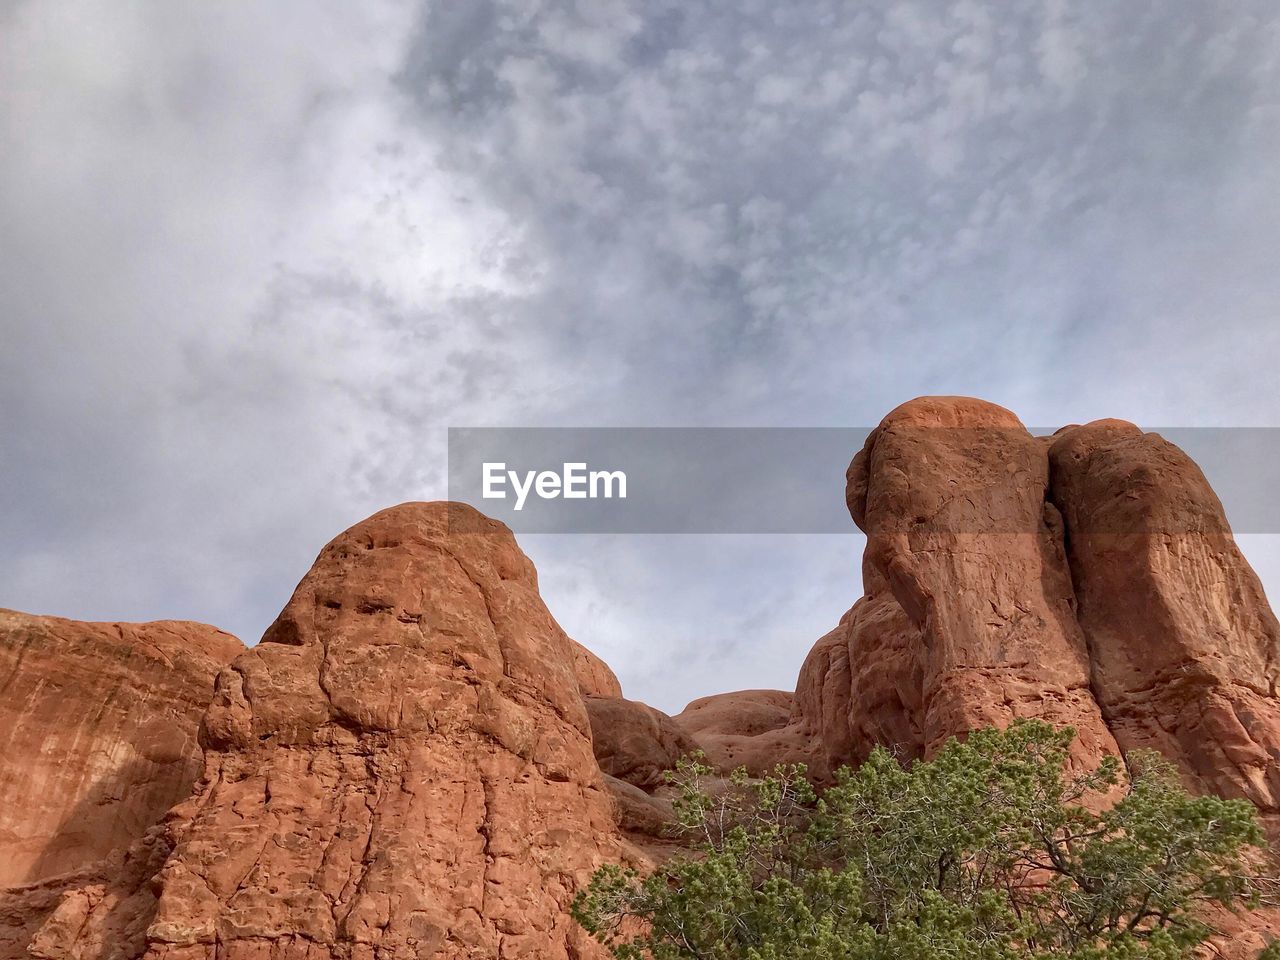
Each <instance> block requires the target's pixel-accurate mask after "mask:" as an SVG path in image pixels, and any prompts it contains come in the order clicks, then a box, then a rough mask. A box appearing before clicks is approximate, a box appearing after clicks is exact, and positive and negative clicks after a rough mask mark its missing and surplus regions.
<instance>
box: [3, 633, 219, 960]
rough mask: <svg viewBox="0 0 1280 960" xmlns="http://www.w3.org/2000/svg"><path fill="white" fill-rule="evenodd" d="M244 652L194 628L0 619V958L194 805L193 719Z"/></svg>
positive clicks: (196, 752)
mask: <svg viewBox="0 0 1280 960" xmlns="http://www.w3.org/2000/svg"><path fill="white" fill-rule="evenodd" d="M242 652H244V645H243V644H241V643H240V641H239V640H237V639H236V638H235V637H233V636H231V635H230V634H227V633H223V632H222V631H220V630H217V629H215V628H213V627H210V626H206V625H205V624H202V623H185V622H179V621H162V622H157V623H82V622H77V621H73V620H63V619H60V618H58V617H38V616H31V615H29V614H24V613H17V612H15V611H12V610H0V677H3V678H4V680H3V682H2V683H0V956H15V957H18V956H22V957H25V956H27V953H26V944H27V941H28V940H29V939H30V938H31V937H32V936H34V934H35V932H36V931H37V930H38V929H39V927H40V925H41V924H42V923H44V921H45V919H46V918H47V917H48V915H49V914H50V913H51V912H52V911H53V910H54V909H55V908H56V907H57V906H58V904H59V903H60V902H61V901H62V900H63V898H64V897H65V896H70V895H71V894H69V893H68V891H73V890H77V889H81V888H89V887H97V886H101V883H102V882H103V881H104V880H105V879H106V878H107V877H109V876H111V875H113V874H118V873H119V872H120V871H121V869H122V868H123V860H124V858H125V856H126V854H127V851H128V850H129V848H130V846H131V845H132V844H135V843H136V842H139V841H142V840H143V838H144V837H145V835H146V834H147V833H148V831H149V829H151V828H153V826H154V825H155V824H156V823H157V822H158V821H159V820H160V819H161V817H162V816H163V815H164V814H165V813H166V812H167V811H168V809H169V808H170V807H171V806H173V805H174V804H175V803H177V802H178V801H180V800H182V799H185V798H186V797H187V796H188V795H189V794H190V793H191V788H192V784H193V783H194V782H195V780H196V778H197V777H198V776H199V773H200V770H201V752H200V747H199V744H198V743H197V731H198V728H199V725H200V718H201V717H202V715H203V714H204V710H205V707H206V706H207V704H208V702H209V697H210V694H211V692H212V689H213V681H214V677H215V675H216V674H217V672H218V671H219V670H220V669H222V667H223V666H224V665H225V664H226V663H228V662H229V661H230V660H232V659H233V658H234V657H235V656H237V655H238V654H240V653H242Z"/></svg>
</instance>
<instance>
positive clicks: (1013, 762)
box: [573, 721, 1280, 960]
mask: <svg viewBox="0 0 1280 960" xmlns="http://www.w3.org/2000/svg"><path fill="white" fill-rule="evenodd" d="M1073 737H1074V733H1073V731H1071V730H1054V729H1053V728H1051V727H1049V726H1047V725H1046V724H1043V723H1040V722H1035V721H1024V722H1019V723H1016V724H1014V725H1013V726H1011V727H1010V728H1009V729H1007V730H1004V731H997V730H982V731H977V732H975V733H973V734H971V735H970V736H969V737H968V738H967V739H965V740H964V741H955V740H953V741H951V742H950V743H948V744H947V745H946V746H945V747H944V748H943V749H942V750H940V751H939V752H938V754H937V755H936V756H935V757H934V758H933V759H931V760H927V761H920V762H917V763H915V764H913V765H912V766H911V767H910V768H904V767H902V766H901V765H900V764H899V763H898V762H897V761H896V760H894V759H893V758H892V757H891V756H890V755H889V754H888V753H886V752H885V751H883V750H877V751H875V752H874V753H872V755H871V757H870V758H869V759H868V760H867V762H866V763H864V764H862V766H860V767H859V768H858V769H857V770H856V771H852V772H851V771H849V770H842V771H840V773H839V775H838V776H837V779H836V783H835V785H834V786H832V787H830V788H829V789H827V790H826V791H825V792H824V793H823V794H822V795H821V796H820V797H819V796H818V795H817V794H816V793H815V791H814V790H813V788H812V787H811V786H810V785H809V783H808V781H807V780H806V779H805V770H804V768H803V767H788V768H779V769H778V770H777V771H776V773H775V775H774V776H772V777H768V778H766V779H764V780H761V781H752V780H750V779H749V778H747V776H746V775H745V773H743V772H742V771H739V772H738V773H736V774H735V775H734V776H733V777H732V778H731V779H730V780H729V781H728V782H727V783H724V782H718V783H717V782H716V781H715V780H714V778H713V777H712V773H713V771H712V770H711V769H710V768H708V767H706V766H705V765H703V764H702V762H701V759H700V758H694V759H692V760H684V761H682V762H681V764H680V766H679V768H678V771H677V773H676V774H675V775H674V776H673V782H675V783H676V784H677V785H678V787H679V796H678V798H677V800H676V804H675V807H676V813H677V821H678V825H679V828H680V829H681V830H682V831H684V832H685V833H686V835H687V836H688V837H689V838H690V840H691V843H692V850H693V852H692V853H691V854H690V855H689V856H687V857H683V858H678V859H675V860H673V861H671V862H669V863H667V864H666V865H664V866H663V867H661V868H660V869H658V870H657V871H656V872H654V873H652V874H650V875H649V876H640V875H639V874H637V873H635V872H634V871H630V870H624V869H622V868H620V867H605V868H603V869H601V870H599V871H597V872H596V874H595V875H594V877H593V878H592V880H591V883H590V885H589V886H588V887H587V888H586V889H585V890H584V891H583V892H582V893H581V894H580V895H579V896H578V898H577V899H576V901H575V903H574V907H573V911H574V916H575V918H576V919H577V920H578V922H579V923H581V924H582V925H583V927H585V928H586V929H587V930H588V931H589V932H590V933H591V934H592V935H593V936H595V937H596V939H597V940H599V941H600V942H602V943H605V944H608V945H609V946H610V947H611V948H612V952H613V955H614V956H615V957H618V958H619V960H904V958H906V960H1015V958H1017V960H1025V958H1046V960H1048V958H1055V960H1056V958H1062V960H1103V958H1118V960H1140V958H1141V960H1174V958H1182V957H1188V956H1190V955H1192V953H1193V952H1194V951H1195V949H1196V947H1197V946H1198V945H1200V944H1202V943H1203V942H1204V941H1205V940H1206V939H1207V938H1208V937H1209V936H1210V935H1211V933H1212V930H1211V928H1210V927H1209V926H1208V925H1207V923H1206V922H1205V920H1204V907H1205V906H1206V905H1207V904H1217V905H1220V906H1225V907H1234V906H1239V905H1243V906H1251V905H1254V904H1255V902H1256V898H1255V896H1254V894H1253V886H1252V882H1251V874H1252V870H1253V865H1254V864H1255V863H1256V862H1257V858H1258V856H1259V854H1260V848H1261V845H1262V843H1263V836H1262V833H1261V831H1260V829H1259V827H1258V825H1257V822H1256V819H1255V815H1254V810H1253V807H1252V806H1251V805H1250V804H1249V803H1248V802H1246V801H1242V800H1223V799H1220V798H1218V797H1195V796H1191V795H1189V794H1188V793H1187V792H1186V791H1185V790H1183V789H1182V787H1181V786H1180V784H1179V782H1178V780H1177V777H1176V775H1175V773H1174V771H1173V770H1172V769H1171V767H1170V766H1169V764H1168V763H1167V762H1166V761H1164V760H1163V759H1161V758H1160V757H1159V756H1158V755H1152V754H1145V755H1141V756H1134V757H1131V758H1130V767H1131V769H1130V770H1129V771H1128V776H1127V777H1126V778H1125V779H1124V786H1120V785H1119V784H1120V783H1121V779H1122V778H1121V776H1120V773H1121V771H1120V769H1119V763H1118V762H1117V760H1116V759H1115V758H1114V757H1107V758H1106V759H1104V760H1103V761H1102V762H1101V763H1100V765H1099V766H1098V768H1097V769H1096V770H1095V771H1093V772H1092V773H1089V774H1087V775H1085V776H1078V777H1072V778H1068V777H1067V776H1066V775H1065V774H1064V766H1065V762H1066V759H1067V753H1068V749H1069V747H1070V745H1071V741H1072V739H1073ZM707 783H713V784H716V786H715V789H711V790H708V789H705V787H704V785H705V784H707ZM1107 791H1115V792H1116V794H1117V796H1118V797H1119V799H1118V800H1117V801H1116V802H1115V803H1114V804H1113V805H1111V806H1110V807H1109V808H1108V809H1107V810H1105V811H1104V812H1102V813H1095V812H1091V811H1090V810H1089V809H1087V808H1086V807H1085V806H1083V805H1082V801H1084V800H1085V799H1086V798H1087V797H1088V796H1089V795H1094V796H1095V797H1096V796H1099V795H1101V794H1102V793H1105V792H1107ZM1113 799H1114V798H1113ZM1264 953H1265V954H1266V956H1267V960H1280V947H1274V948H1268V950H1267V951H1264Z"/></svg>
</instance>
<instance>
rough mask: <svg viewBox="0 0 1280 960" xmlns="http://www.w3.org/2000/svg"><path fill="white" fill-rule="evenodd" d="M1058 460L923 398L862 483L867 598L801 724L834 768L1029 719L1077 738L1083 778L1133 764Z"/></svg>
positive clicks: (994, 418) (825, 645)
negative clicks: (1114, 730)
mask: <svg viewBox="0 0 1280 960" xmlns="http://www.w3.org/2000/svg"><path fill="white" fill-rule="evenodd" d="M1048 482H1049V469H1048V459H1047V457H1046V455H1045V449H1044V444H1043V443H1042V442H1040V441H1038V440H1036V439H1035V438H1033V437H1032V436H1031V435H1030V434H1029V433H1028V432H1027V430H1026V429H1025V428H1024V427H1023V426H1022V424H1021V422H1020V421H1019V420H1018V418H1017V417H1015V416H1014V415H1013V414H1012V413H1010V412H1009V411H1007V410H1005V409H1003V408H1002V407H997V406H995V405H994V404H990V403H984V402H983V401H979V400H971V399H968V398H963V397H924V398H921V399H919V400H913V401H911V402H909V403H906V404H903V405H902V406H900V407H898V408H897V409H896V410H894V411H893V412H892V413H890V414H889V415H888V416H887V417H885V419H884V420H883V421H882V422H881V424H880V426H879V427H878V428H876V430H875V431H873V432H872V434H871V436H870V437H868V439H867V442H866V444H865V445H864V446H863V449H862V451H861V452H860V453H859V454H858V455H857V456H856V457H854V459H853V463H852V464H851V465H850V467H849V473H848V485H847V488H846V498H847V500H848V504H849V510H850V512H851V514H852V515H853V517H854V520H855V521H856V522H857V523H858V525H859V526H860V527H861V528H862V529H863V530H864V531H865V532H866V534H867V549H866V556H865V558H864V563H863V570H864V578H863V579H864V589H865V593H866V595H865V596H864V598H863V599H862V600H860V601H859V602H858V604H856V605H855V606H854V608H853V609H852V610H851V611H850V613H849V614H848V616H847V617H846V619H845V621H844V622H843V623H842V625H841V627H839V628H837V630H836V631H835V632H833V634H831V635H828V637H827V638H824V640H823V641H821V642H820V644H819V648H820V649H819V651H817V652H815V654H814V655H813V656H811V657H810V659H809V661H808V662H807V663H806V666H805V669H804V670H803V671H802V673H801V677H800V680H799V683H798V692H799V696H798V702H797V715H798V716H799V717H800V718H801V720H802V721H803V722H804V723H805V724H806V725H807V726H808V727H809V728H810V729H813V730H815V731H817V732H818V733H819V735H820V736H821V738H822V741H823V743H824V746H825V747H826V750H827V754H828V759H829V761H830V762H831V763H833V764H836V763H846V762H851V761H857V760H859V759H861V758H862V757H863V756H865V755H866V753H867V752H868V751H869V750H870V749H871V747H872V746H874V745H876V744H886V745H889V746H890V747H892V748H893V749H895V750H896V751H898V752H900V753H901V754H902V755H904V756H906V757H912V756H919V755H921V754H922V753H923V754H927V753H929V752H930V751H932V750H934V749H936V748H937V747H938V746H940V745H941V744H942V743H943V742H944V741H945V740H946V739H947V738H948V737H951V736H954V735H956V734H961V733H964V732H965V731H967V730H972V729H976V728H979V727H984V726H991V725H997V726H1001V725H1004V724H1007V723H1008V722H1010V721H1011V720H1013V719H1015V718H1018V717H1038V718H1040V719H1043V720H1046V721H1048V722H1050V723H1053V724H1055V725H1058V726H1067V725H1070V726H1073V727H1075V728H1076V730H1077V732H1078V736H1079V741H1078V744H1077V752H1078V754H1079V762H1080V763H1081V764H1082V765H1090V766H1091V765H1092V764H1094V763H1096V762H1097V759H1098V758H1099V757H1100V756H1101V755H1102V754H1104V753H1117V752H1118V748H1117V746H1116V743H1115V741H1114V739H1113V738H1112V736H1111V733H1110V732H1109V731H1108V729H1107V727H1106V724H1105V723H1104V721H1103V719H1102V716H1101V713H1100V711H1099V710H1098V706H1097V704H1096V703H1094V701H1093V697H1092V694H1091V691H1090V686H1089V685H1090V666H1089V657H1088V651H1087V649H1086V646H1085V641H1084V636H1083V634H1082V633H1081V630H1080V627H1079V625H1078V624H1077V623H1076V620H1075V617H1074V612H1073V597H1072V588H1071V577H1070V573H1069V571H1068V569H1067V564H1066V559H1065V556H1064V554H1063V550H1062V533H1061V523H1060V521H1059V518H1058V516H1057V511H1056V509H1054V507H1053V506H1052V504H1048V503H1047V502H1046V497H1047V493H1048Z"/></svg>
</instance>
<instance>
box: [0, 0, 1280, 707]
mask: <svg viewBox="0 0 1280 960" xmlns="http://www.w3.org/2000/svg"><path fill="white" fill-rule="evenodd" d="M1277 157H1280V10H1277V8H1276V6H1275V4H1274V2H1273V0H1238V2H1231V3H1227V2H1206V0H1127V2H1125V3H1114V2H1111V0H1107V2H1103V0H1096V2H1095V0H1085V2H1075V3H1067V2H1065V0H1045V2H1043V3H1037V4H1025V3H1001V4H997V3H978V2H969V0H958V2H946V3H937V2H934V0H920V2H913V0H869V2H868V0H858V2H853V0H848V2H837V0H804V2H800V3H794V4H785V3H777V2H776V0H741V2H736V3H715V2H710V0H579V2H570V0H511V2H504V0H465V2H463V0H456V2H435V3H427V4H425V5H422V4H414V3H396V4H387V3H382V2H378V0H362V2H361V3H358V4H355V3H350V2H346V0H331V2H318V0H307V2H305V3H304V2H276V3H270V4H224V3H218V4H211V3H187V2H179V0H166V2H163V3H146V4H143V3H131V2H125V0H112V2H105V0H103V2H97V3H73V2H63V0H3V2H0V469H2V470H3V475H2V477H0V538H2V542H3V544H4V548H3V550H2V551H0V606H9V607H16V608H19V609H24V610H30V611H33V612H40V613H57V614H62V615H67V616H73V617H79V618H92V619H150V618H157V617H183V618H193V619H201V620H206V621H209V622H212V623H215V624H218V625H219V626H222V627H224V628H226V629H228V630H231V631H233V632H235V633H237V634H238V635H239V636H241V637H242V638H244V639H245V640H247V641H253V640H256V638H257V637H258V636H259V635H260V634H261V632H262V630H263V629H264V628H265V626H266V625H267V624H268V623H269V622H270V620H271V619H272V618H273V617H274V615H275V613H276V612H277V611H278V610H279V608H280V606H281V605H282V604H283V603H284V601H285V599H286V598H287V597H288V594H289V593H290V591H291V590H292V587H293V585H294V583H296V581H297V580H298V578H299V577H301V576H302V574H303V573H304V572H305V571H306V568H307V567H308V565H309V564H310V562H311V560H312V558H313V557H314V556H315V554H316V552H317V551H318V550H319V548H320V547H321V546H322V545H323V543H324V542H325V541H326V540H328V539H329V538H330V537H331V536H333V535H334V534H335V533H337V532H338V531H339V530H341V529H343V528H344V527H346V526H348V525H349V524H350V523H352V522H354V521H356V520H358V519H360V518H361V517H363V516H365V515H367V514H369V513H371V512H373V511H374V510H377V509H379V508H381V507H384V506H387V505H390V504H392V503H397V502H400V501H403V500H411V499H433V498H437V497H441V496H443V495H444V493H445V430H446V428H447V427H449V426H484V425H506V426H511V425H518V426H548V425H557V426H668V425H681V426H717V425H729V426H741V425H759V426H791V425H800V426H864V425H873V424H874V423H875V422H876V421H878V420H879V418H880V417H881V416H882V415H883V414H884V413H885V412H886V411H887V410H889V409H890V408H892V407H893V406H895V405H896V404H898V403H899V402H901V401H903V400H905V399H908V398H910V397H912V396H915V395H919V394H928V393H961V394H972V395H978V396H982V397H985V398H987V399H990V400H994V401H996V402H999V403H1002V404H1004V405H1006V406H1008V407H1010V408H1012V409H1013V410H1015V411H1016V412H1017V413H1018V414H1019V415H1020V416H1021V417H1022V419H1023V420H1024V421H1025V422H1027V423H1029V424H1036V425H1055V424H1060V423H1066V422H1079V421H1083V420H1088V419H1092V418H1095V417H1100V416H1116V417H1124V418H1126V419H1131V420H1135V421H1137V422H1139V423H1142V424H1144V425H1149V426H1254V427H1276V426H1280V395H1278V394H1277V390H1276V388H1275V386H1274V383H1275V376H1274V371H1275V368H1276V366H1277V364H1278V363H1280V323H1277V312H1278V307H1280V269H1277V261H1278V260H1280V256H1278V254H1280V164H1277V162H1276V158H1277ZM849 452H850V453H852V452H853V451H849ZM842 482H843V481H842V477H840V476H833V477H832V480H831V494H830V495H831V496H832V497H833V498H834V499H837V500H838V499H839V498H840V497H842ZM852 529H853V528H852V525H850V533H849V534H848V535H827V536H747V535H738V536H699V537H693V536H683V537H681V536H630V537H626V536H612V537H610V536H603V535H593V536H586V535H580V536H569V535H559V536H551V535H547V536H539V537H529V538H525V540H524V541H523V542H524V546H525V548H526V551H527V552H528V553H529V554H530V555H531V556H532V557H533V558H534V560H535V561H536V562H537V563H538V565H539V569H540V571H541V575H542V580H543V588H544V595H545V596H546V599H547V601H548V603H549V605H550V606H551V608H552V610H553V612H554V613H556V615H557V616H558V617H559V619H560V620H561V621H562V623H563V624H564V625H565V627H566V629H568V630H569V632H570V633H571V634H572V635H574V636H575V637H577V638H578V639H580V640H582V641H583V642H585V643H587V644H588V645H589V646H591V647H593V648H595V649H596V650H597V651H598V652H600V653H601V654H603V655H604V656H605V657H606V658H607V659H608V660H609V661H610V662H611V663H612V664H613V665H614V667H615V668H616V669H617V670H618V672H619V674H620V675H621V676H622V679H623V682H624V685H625V686H626V688H627V691H628V693H629V694H630V695H632V696H636V697H639V698H643V699H646V700H648V701H650V702H652V703H655V704H657V705H660V706H663V707H665V708H668V709H679V708H680V707H681V706H682V705H683V703H684V702H685V701H686V700H688V699H689V698H691V697H692V696H696V695H698V694H701V693H707V692H713V691H716V690H722V689H726V688H733V687H741V686H782V687H790V686H791V684H792V682H793V679H794V674H795V670H796V669H797V668H798V666H799V663H800V661H801V659H802V658H803V656H804V654H805V653H806V652H807V651H808V649H809V647H810V645H811V644H812V642H813V640H814V639H816V637H818V636H819V635H820V634H821V633H823V632H825V630H826V629H828V628H829V627H830V626H831V625H832V624H833V623H834V622H835V620H836V619H837V618H838V616H839V615H840V613H841V612H842V611H843V610H844V609H846V608H847V607H848V606H849V605H850V604H851V603H852V601H853V600H854V599H855V598H856V596H857V595H858V592H859V582H858V554H859V551H860V547H861V542H860V539H859V538H858V537H857V536H856V535H855V534H854V533H853V532H852ZM1244 543H1245V547H1246V550H1247V551H1248V552H1249V555H1250V556H1251V558H1253V559H1254V561H1255V563H1256V564H1257V565H1258V567H1259V569H1260V571H1261V572H1262V573H1263V574H1264V577H1265V579H1266V581H1267V583H1268V585H1269V587H1270V591H1271V593H1272V595H1273V596H1274V595H1276V594H1277V592H1280V548H1277V546H1276V545H1275V544H1274V542H1273V538H1271V537H1264V536H1249V537H1246V538H1244Z"/></svg>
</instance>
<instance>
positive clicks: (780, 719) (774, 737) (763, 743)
mask: <svg viewBox="0 0 1280 960" xmlns="http://www.w3.org/2000/svg"><path fill="white" fill-rule="evenodd" d="M793 699H794V698H793V696H792V695H791V694H790V693H786V692H785V691H782V690H739V691H738V692H736V693H720V694H713V695H712V696H709V697H700V698H699V699H697V700H694V701H693V702H692V703H690V704H689V705H688V706H686V707H685V708H684V711H683V712H682V713H680V714H678V715H677V716H676V717H675V718H674V719H675V722H676V723H678V724H679V725H680V726H681V727H683V728H684V729H685V730H687V731H688V732H689V733H690V734H691V735H692V736H693V739H694V742H695V743H696V744H697V746H698V749H700V750H701V751H702V752H703V753H704V754H705V755H706V757H707V760H708V761H709V762H710V763H711V764H712V765H713V766H716V767H718V768H720V769H721V770H734V769H736V768H738V767H745V768H746V769H747V772H748V773H750V774H751V775H752V776H762V775H765V774H768V773H771V772H772V771H773V768H774V767H776V766H777V765H778V764H780V763H803V764H806V765H807V766H810V767H812V766H813V763H814V759H815V758H814V756H813V742H812V738H811V737H810V736H808V735H807V734H805V733H804V732H803V731H801V730H799V729H798V728H796V727H795V726H793V725H791V722H790V721H791V712H792V701H793Z"/></svg>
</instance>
